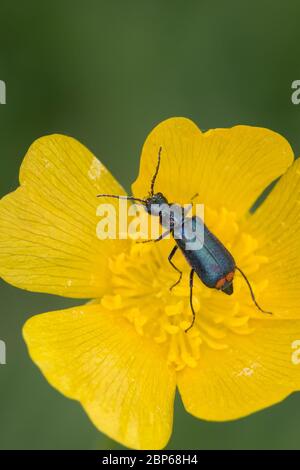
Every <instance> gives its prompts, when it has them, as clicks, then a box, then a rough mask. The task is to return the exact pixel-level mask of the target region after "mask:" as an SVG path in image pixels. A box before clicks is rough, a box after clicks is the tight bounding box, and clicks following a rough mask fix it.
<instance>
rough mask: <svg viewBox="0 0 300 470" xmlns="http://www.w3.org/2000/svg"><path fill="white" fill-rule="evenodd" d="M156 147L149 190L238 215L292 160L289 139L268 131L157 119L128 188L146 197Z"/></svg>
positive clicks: (177, 119)
mask: <svg viewBox="0 0 300 470" xmlns="http://www.w3.org/2000/svg"><path fill="white" fill-rule="evenodd" d="M160 146H161V147H162V154H161V167H160V171H159V174H158V177H157V184H156V186H155V191H161V192H163V193H164V194H165V195H166V196H167V198H168V199H169V201H170V202H180V203H188V202H189V200H190V198H191V197H193V196H194V195H195V194H196V193H198V194H199V197H198V199H197V200H196V201H197V202H202V203H205V204H206V205H208V206H209V207H210V208H213V209H216V208H218V207H220V206H224V207H226V208H228V209H229V210H230V211H235V212H236V213H237V214H244V213H245V212H246V211H247V210H248V209H249V208H250V206H251V205H252V204H253V203H254V201H255V200H256V199H257V197H258V196H259V195H260V193H261V192H262V191H263V190H264V189H265V187H266V186H267V185H268V184H269V183H271V182H272V181H273V180H274V179H275V178H277V177H278V176H280V175H281V174H282V173H283V172H284V171H285V170H286V168H287V167H288V166H289V165H291V164H292V162H293V152H292V150H291V147H290V145H289V143H288V142H287V141H286V140H285V139H284V138H283V137H281V136H280V135H279V134H276V133H275V132H272V131H270V130H268V129H263V128H258V127H250V126H236V127H233V128H231V129H214V130H210V131H208V132H205V133H201V131H200V130H199V129H198V128H197V127H196V125H195V124H194V123H193V122H192V121H190V120H188V119H185V118H172V119H168V120H166V121H163V122H162V123H160V124H159V125H158V126H157V127H155V128H154V130H153V131H152V132H151V133H150V135H149V136H148V138H147V140H146V142H145V145H144V147H143V151H142V158H141V166H140V172H139V176H138V178H137V180H136V181H135V183H134V184H133V192H134V194H135V195H137V196H139V197H141V196H145V195H147V193H148V192H149V189H150V182H151V178H152V176H153V174H154V171H155V167H156V164H157V155H158V150H159V147H160Z"/></svg>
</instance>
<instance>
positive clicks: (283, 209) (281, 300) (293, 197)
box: [245, 159, 300, 318]
mask: <svg viewBox="0 0 300 470" xmlns="http://www.w3.org/2000/svg"><path fill="white" fill-rule="evenodd" d="M245 230H247V231H248V232H249V233H251V234H252V235H253V236H254V237H255V238H256V239H257V241H258V244H259V247H258V250H257V255H258V256H259V255H263V256H265V257H267V259H268V262H267V263H265V264H263V265H262V266H261V269H260V272H259V276H260V278H262V279H267V280H268V288H267V289H266V291H264V305H266V306H267V307H268V310H271V311H272V312H274V314H275V315H276V316H280V317H282V318H300V159H298V160H296V161H295V163H294V164H293V165H292V167H291V168H290V169H289V170H288V171H287V173H286V174H285V175H284V176H283V177H282V178H281V179H280V181H279V182H278V183H277V185H276V187H275V188H274V189H273V191H272V192H271V193H270V194H269V196H268V198H267V199H266V201H264V203H263V204H262V206H261V207H260V208H259V209H258V210H257V211H256V212H255V213H254V214H253V215H252V216H250V217H249V218H248V220H247V221H246V226H245Z"/></svg>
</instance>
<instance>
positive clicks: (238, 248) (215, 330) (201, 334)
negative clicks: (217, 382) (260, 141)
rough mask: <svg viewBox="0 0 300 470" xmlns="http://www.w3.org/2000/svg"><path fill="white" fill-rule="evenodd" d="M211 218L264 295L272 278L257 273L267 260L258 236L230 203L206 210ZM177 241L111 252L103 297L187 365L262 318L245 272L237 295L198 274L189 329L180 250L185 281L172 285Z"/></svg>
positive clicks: (173, 362)
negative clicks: (229, 208) (231, 210)
mask: <svg viewBox="0 0 300 470" xmlns="http://www.w3.org/2000/svg"><path fill="white" fill-rule="evenodd" d="M206 220H208V222H207V221H206V223H207V225H208V227H209V228H210V230H212V231H213V232H214V233H216V235H217V236H218V238H219V239H220V240H221V241H222V242H223V243H224V244H225V246H226V247H227V248H228V249H229V250H230V251H231V253H232V254H233V256H234V257H235V259H236V261H239V262H241V263H242V265H243V267H244V269H245V270H246V271H247V272H249V273H251V280H252V286H253V289H254V290H255V293H256V295H257V296H259V295H260V293H261V292H262V291H263V290H264V289H266V288H267V282H266V281H265V280H264V282H262V281H260V282H259V277H258V276H256V273H259V268H260V266H261V265H262V264H263V263H267V262H268V260H267V259H266V258H264V257H262V256H258V255H257V254H256V250H257V246H258V244H257V241H256V240H255V239H254V238H252V237H251V235H250V234H248V233H244V232H243V231H242V230H241V229H240V228H239V226H238V224H237V223H236V220H235V217H234V214H232V213H228V212H226V211H225V209H221V211H220V213H217V212H214V211H207V219H206ZM209 223H210V225H209ZM174 244H175V241H174V240H172V239H171V240H162V241H160V242H158V243H153V242H149V243H136V242H133V244H132V246H131V248H130V249H129V251H128V252H126V253H122V254H119V255H117V256H115V257H112V258H111V259H110V261H109V268H110V271H111V292H110V293H109V295H105V296H104V297H102V299H101V303H102V305H103V306H104V307H105V308H108V309H110V310H113V311H114V312H115V314H116V315H123V316H124V317H125V318H126V319H127V320H128V321H129V322H130V323H131V324H132V325H133V327H134V328H135V330H136V332H137V333H138V334H140V335H142V336H145V337H151V338H152V339H153V341H155V342H156V343H158V344H160V345H161V347H162V348H164V349H165V352H166V355H167V359H168V363H169V365H170V367H173V368H175V369H176V370H182V369H183V368H185V367H192V368H194V367H196V366H197V365H198V363H201V357H202V355H203V351H204V348H212V349H214V350H219V351H220V354H222V352H221V351H222V350H224V349H226V348H227V347H228V344H227V340H226V336H227V335H228V334H229V333H234V334H237V335H245V334H252V333H253V327H252V325H251V319H252V318H254V317H255V318H257V311H256V309H255V306H253V302H252V299H251V297H250V295H249V291H248V289H247V286H245V284H244V282H243V280H242V279H241V278H240V276H238V275H235V277H234V294H233V295H232V296H226V295H224V293H222V292H220V291H217V290H216V289H209V288H207V287H206V286H205V285H204V284H203V283H202V282H201V280H200V279H198V278H197V276H194V288H193V306H194V310H195V312H196V319H195V324H194V326H193V327H192V328H191V329H190V330H189V331H188V332H185V330H186V329H187V328H188V327H189V326H190V324H191V321H192V312H191V308H190V303H189V296H190V288H189V273H190V269H191V268H190V266H189V265H188V263H187V261H186V260H185V259H184V257H183V255H182V254H181V253H180V252H179V251H178V252H177V253H176V255H175V257H174V258H173V261H174V263H175V265H176V266H177V267H178V268H179V269H180V270H181V271H182V273H183V275H182V279H181V281H180V283H179V284H178V285H177V286H176V287H175V288H174V289H172V290H170V287H171V286H172V285H173V284H174V283H175V282H176V281H177V280H178V273H177V272H176V271H175V270H174V269H173V268H172V266H171V265H170V264H169V262H168V255H169V254H170V252H171V250H172V248H173V246H174ZM233 274H234V273H229V274H228V275H227V278H226V279H227V280H231V279H232V278H233ZM228 276H229V279H228ZM230 276H232V277H231V279H230ZM224 282H225V279H224Z"/></svg>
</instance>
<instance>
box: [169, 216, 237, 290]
mask: <svg viewBox="0 0 300 470" xmlns="http://www.w3.org/2000/svg"><path fill="white" fill-rule="evenodd" d="M175 240H176V243H177V245H178V247H179V248H180V249H181V251H182V252H183V254H184V256H185V258H186V260H187V261H188V263H189V264H190V266H191V267H192V268H193V269H194V270H195V272H196V274H197V275H198V276H199V278H200V279H201V281H202V282H203V283H204V284H205V285H206V286H207V287H211V288H216V289H222V288H223V287H226V285H227V284H228V283H231V282H232V279H233V274H234V270H235V261H234V259H233V257H232V255H231V254H230V253H229V251H228V250H227V249H226V248H225V246H224V245H223V244H222V243H221V242H220V240H218V238H217V237H216V236H215V235H213V233H211V231H210V230H209V229H208V228H207V227H206V225H205V224H204V223H203V221H202V220H201V219H200V218H199V217H196V216H194V217H191V218H187V219H185V221H184V223H183V225H182V228H181V238H177V237H175ZM228 293H230V292H228Z"/></svg>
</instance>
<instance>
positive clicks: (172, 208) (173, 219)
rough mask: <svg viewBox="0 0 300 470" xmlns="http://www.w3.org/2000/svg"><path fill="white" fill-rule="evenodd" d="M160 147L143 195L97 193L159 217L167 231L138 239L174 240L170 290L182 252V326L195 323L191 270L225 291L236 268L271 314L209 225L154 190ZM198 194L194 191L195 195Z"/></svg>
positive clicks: (169, 259)
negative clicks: (185, 277) (187, 319)
mask: <svg viewBox="0 0 300 470" xmlns="http://www.w3.org/2000/svg"><path fill="white" fill-rule="evenodd" d="M161 153H162V147H159V151H158V161H157V165H156V169H155V172H154V175H153V177H152V180H151V186H150V192H149V195H148V196H147V197H146V198H145V199H141V198H137V197H134V196H118V195H114V194H98V196H97V197H112V198H117V199H127V200H131V201H135V202H139V203H140V204H142V205H143V206H144V208H145V210H146V211H147V212H148V214H150V215H152V216H157V217H159V220H160V224H161V225H162V227H163V228H166V231H165V232H163V233H162V235H160V236H159V237H158V238H156V239H154V240H143V241H142V242H140V243H148V242H151V241H154V242H158V241H160V240H162V239H163V238H165V237H166V236H167V235H169V234H171V235H172V236H173V238H174V241H175V242H176V245H175V246H174V247H173V249H172V251H171V253H170V254H169V256H168V261H169V263H170V264H171V266H172V267H173V269H175V270H176V271H177V273H178V274H179V278H178V280H177V281H176V282H175V283H174V284H173V285H172V286H171V287H170V290H172V289H173V288H174V287H175V286H177V285H178V284H179V283H180V281H181V278H182V271H180V269H179V268H178V267H177V266H176V265H175V264H174V262H173V257H174V255H175V253H176V252H177V250H178V249H180V251H181V252H182V253H183V255H184V257H185V259H186V261H187V262H188V264H189V265H190V267H191V270H190V277H189V287H190V299H189V300H190V307H191V311H192V321H191V324H190V325H189V327H188V328H187V329H186V330H185V332H188V331H189V330H190V329H191V328H192V327H193V325H194V323H195V318H196V313H195V310H194V307H193V285H194V274H195V273H196V275H197V276H198V277H199V279H200V280H201V281H202V282H203V284H204V285H205V286H207V287H209V288H211V289H217V290H219V291H222V292H224V294H227V295H232V294H233V280H234V276H235V272H236V271H239V272H240V274H241V275H242V277H243V278H244V280H245V282H246V283H247V285H248V288H249V291H250V295H251V298H252V300H253V302H254V304H255V306H256V307H257V308H258V309H259V310H260V311H261V312H263V313H268V314H272V312H269V311H266V310H263V309H262V308H261V307H260V306H259V304H258V303H257V301H256V299H255V295H254V292H253V289H252V287H251V284H250V282H249V280H248V278H247V276H246V275H245V273H244V272H243V271H242V270H241V269H240V268H239V267H238V266H237V265H236V263H235V260H234V258H233V256H232V255H231V253H230V252H229V251H228V250H227V248H225V246H224V245H223V243H222V242H221V241H220V240H219V239H218V238H217V237H216V236H215V235H214V234H213V233H212V232H211V231H210V230H209V229H208V227H207V226H206V225H205V223H204V222H203V221H202V219H201V218H200V217H198V216H194V215H193V216H192V217H188V216H187V213H188V212H189V210H190V208H191V206H189V207H188V209H186V208H184V207H182V206H180V205H179V204H171V203H169V201H168V199H167V198H166V197H165V196H164V194H163V193H161V192H155V191H154V187H155V181H156V178H157V175H158V172H159V168H160V162H161ZM197 195H198V194H195V195H194V196H193V198H192V199H194V198H195V197H196V196H197ZM197 242H198V243H199V244H200V246H199V248H197V249H195V248H192V247H191V245H190V244H192V243H197Z"/></svg>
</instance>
